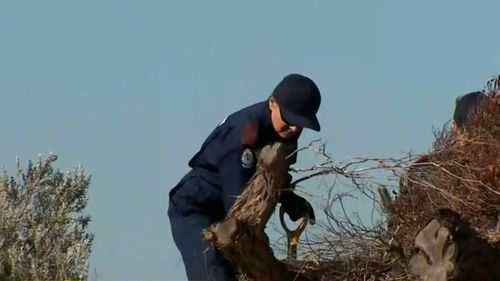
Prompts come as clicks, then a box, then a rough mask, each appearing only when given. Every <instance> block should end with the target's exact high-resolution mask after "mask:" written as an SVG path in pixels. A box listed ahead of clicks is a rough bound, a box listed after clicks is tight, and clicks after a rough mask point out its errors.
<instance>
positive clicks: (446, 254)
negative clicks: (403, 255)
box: [409, 210, 500, 281]
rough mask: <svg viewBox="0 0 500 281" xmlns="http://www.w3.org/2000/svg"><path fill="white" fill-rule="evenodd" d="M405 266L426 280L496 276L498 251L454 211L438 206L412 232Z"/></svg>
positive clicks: (492, 279)
mask: <svg viewBox="0 0 500 281" xmlns="http://www.w3.org/2000/svg"><path fill="white" fill-rule="evenodd" d="M415 247H416V248H417V249H418V251H417V252H416V253H415V254H413V255H412V257H411V258H410V261H409V267H410V269H411V271H412V273H413V274H415V275H417V276H419V277H420V278H421V280H426V281H447V280H454V281H466V280H483V281H495V280H500V252H499V251H498V249H495V248H494V247H492V246H491V245H489V244H488V243H487V242H486V241H485V240H483V239H481V238H480V237H479V235H478V234H477V233H476V232H475V231H474V230H473V229H472V228H471V227H470V226H469V224H468V223H467V222H466V221H464V220H463V219H462V218H461V217H460V216H459V215H458V214H457V213H455V212H452V211H450V210H439V211H438V215H436V217H435V218H434V219H432V220H431V221H430V222H429V223H428V224H427V225H426V226H425V227H424V228H423V229H422V230H421V231H420V232H419V233H418V235H417V236H416V238H415Z"/></svg>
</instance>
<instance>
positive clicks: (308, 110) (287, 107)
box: [272, 74, 321, 131]
mask: <svg viewBox="0 0 500 281" xmlns="http://www.w3.org/2000/svg"><path fill="white" fill-rule="evenodd" d="M272 95H273V97H274V98H275V99H276V102H277V103H278V105H279V107H280V111H281V114H282V116H283V118H284V119H286V121H287V122H288V123H290V124H291V125H293V126H297V127H300V128H309V129H312V130H315V131H319V130H320V129H321V127H320V125H319V121H318V118H317V117H316V113H317V112H318V109H319V106H320V104H321V94H320V92H319V89H318V86H316V84H315V83H314V82H313V81H312V80H311V79H309V78H307V77H305V76H303V75H300V74H289V75H287V76H285V77H284V78H283V80H281V81H280V82H279V83H278V85H277V86H276V88H275V89H274V91H273V93H272Z"/></svg>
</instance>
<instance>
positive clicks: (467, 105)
mask: <svg viewBox="0 0 500 281" xmlns="http://www.w3.org/2000/svg"><path fill="white" fill-rule="evenodd" d="M485 97H486V95H485V94H484V93H483V92H472V93H468V94H466V95H463V96H461V97H458V98H457V100H456V104H455V112H454V113H453V120H454V121H455V123H456V124H457V126H458V127H460V128H463V127H465V126H466V125H467V119H468V117H469V114H470V113H471V112H473V111H474V110H476V109H477V108H476V107H477V106H478V105H479V103H480V102H481V101H482V100H483V99H484V98H485Z"/></svg>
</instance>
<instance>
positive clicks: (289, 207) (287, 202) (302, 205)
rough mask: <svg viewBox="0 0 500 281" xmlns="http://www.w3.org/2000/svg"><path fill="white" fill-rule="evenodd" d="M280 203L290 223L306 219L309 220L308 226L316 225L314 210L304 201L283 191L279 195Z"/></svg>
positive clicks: (289, 192) (293, 194) (291, 193)
mask: <svg viewBox="0 0 500 281" xmlns="http://www.w3.org/2000/svg"><path fill="white" fill-rule="evenodd" d="M280 203H281V205H282V206H283V210H284V211H285V213H287V214H288V216H289V217H290V219H291V220H292V221H297V220H298V219H300V218H302V217H307V218H309V223H310V224H315V223H316V217H315V216H314V210H313V208H312V206H311V204H310V203H309V202H307V200H306V199H304V198H302V197H300V196H298V195H297V194H295V193H293V192H291V191H285V192H283V194H282V195H281V198H280Z"/></svg>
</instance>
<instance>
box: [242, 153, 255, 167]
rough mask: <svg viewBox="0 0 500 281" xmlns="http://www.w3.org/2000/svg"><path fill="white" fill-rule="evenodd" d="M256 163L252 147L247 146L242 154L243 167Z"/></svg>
mask: <svg viewBox="0 0 500 281" xmlns="http://www.w3.org/2000/svg"><path fill="white" fill-rule="evenodd" d="M253 165H255V157H254V155H253V152H252V150H251V149H250V148H245V150H243V153H242V154H241V166H243V168H251V167H253Z"/></svg>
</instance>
